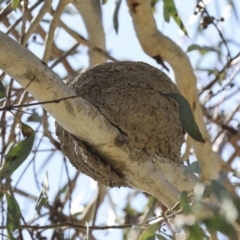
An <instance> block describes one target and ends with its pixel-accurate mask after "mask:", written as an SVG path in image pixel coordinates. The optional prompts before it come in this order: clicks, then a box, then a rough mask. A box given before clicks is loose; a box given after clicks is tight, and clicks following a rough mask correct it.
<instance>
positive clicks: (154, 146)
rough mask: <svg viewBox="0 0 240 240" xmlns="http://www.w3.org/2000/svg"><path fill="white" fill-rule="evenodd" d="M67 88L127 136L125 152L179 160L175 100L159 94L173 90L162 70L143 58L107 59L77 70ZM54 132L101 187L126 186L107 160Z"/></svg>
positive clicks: (74, 160) (72, 158)
mask: <svg viewBox="0 0 240 240" xmlns="http://www.w3.org/2000/svg"><path fill="white" fill-rule="evenodd" d="M69 87H70V88H71V89H72V90H73V91H74V92H75V93H76V94H77V95H80V96H82V97H83V98H85V99H86V100H87V101H88V102H89V103H91V104H93V105H94V106H96V107H97V109H98V110H99V111H100V113H101V114H102V115H103V116H105V118H106V119H107V120H108V121H109V122H110V123H111V124H112V125H114V126H115V127H117V128H118V129H119V131H120V132H121V133H122V134H123V135H126V136H127V137H128V143H127V145H128V148H129V149H130V151H131V149H133V150H138V152H140V153H141V152H144V154H148V155H149V157H151V156H154V155H155V154H157V155H159V156H160V157H164V158H167V159H170V160H172V161H174V162H180V149H181V145H182V143H183V136H184V133H183V129H182V126H181V122H180V117H179V105H178V103H177V102H175V101H174V100H173V99H171V98H168V97H166V96H165V95H164V94H166V93H179V91H178V89H177V87H176V85H175V84H174V83H173V82H172V81H171V80H170V78H169V77H168V76H167V75H166V74H165V73H163V72H162V71H160V70H158V69H156V68H154V67H152V66H150V65H148V64H146V63H143V62H130V61H124V62H114V63H112V62H109V63H104V64H100V65H97V66H95V67H93V68H92V69H90V70H88V71H86V72H85V73H83V74H81V75H79V76H78V77H76V78H75V80H73V81H72V82H71V83H70V84H69ZM89 134H91V133H89ZM57 135H58V137H59V139H60V141H61V147H62V151H63V152H64V153H65V154H66V156H67V157H68V158H69V159H70V161H71V163H72V164H73V165H74V166H75V167H76V168H77V169H78V170H79V171H81V172H83V173H85V174H87V175H88V176H90V177H92V178H93V179H95V180H97V181H99V182H101V183H103V184H105V185H107V186H111V187H120V186H127V184H126V183H125V181H124V176H123V175H122V173H119V172H116V171H115V170H114V166H111V164H109V163H111V159H103V158H101V157H100V156H99V155H98V154H97V153H96V152H95V151H94V150H93V149H92V147H91V146H90V145H89V144H88V143H86V142H83V141H81V139H77V138H76V137H74V136H73V135H71V134H70V133H68V132H67V131H66V130H64V129H63V128H62V127H61V126H59V125H58V124H57Z"/></svg>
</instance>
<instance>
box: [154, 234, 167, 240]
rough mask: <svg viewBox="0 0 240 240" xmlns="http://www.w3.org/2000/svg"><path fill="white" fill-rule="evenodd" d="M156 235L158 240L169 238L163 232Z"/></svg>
mask: <svg viewBox="0 0 240 240" xmlns="http://www.w3.org/2000/svg"><path fill="white" fill-rule="evenodd" d="M155 236H156V237H157V239H158V240H167V239H168V238H165V237H164V236H163V235H161V234H155Z"/></svg>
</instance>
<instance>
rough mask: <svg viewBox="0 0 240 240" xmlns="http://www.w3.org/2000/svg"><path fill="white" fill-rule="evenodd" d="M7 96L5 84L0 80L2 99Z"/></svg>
mask: <svg viewBox="0 0 240 240" xmlns="http://www.w3.org/2000/svg"><path fill="white" fill-rule="evenodd" d="M5 97H6V90H5V88H4V86H3V83H2V81H0V99H3V98H5Z"/></svg>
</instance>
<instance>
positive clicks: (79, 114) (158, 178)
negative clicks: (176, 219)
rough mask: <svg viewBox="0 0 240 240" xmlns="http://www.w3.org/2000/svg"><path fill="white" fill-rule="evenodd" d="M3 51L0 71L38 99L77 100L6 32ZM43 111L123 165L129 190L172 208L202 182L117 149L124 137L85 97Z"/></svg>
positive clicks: (166, 163) (167, 164)
mask: <svg viewBox="0 0 240 240" xmlns="http://www.w3.org/2000/svg"><path fill="white" fill-rule="evenodd" d="M0 52H1V55H0V68H1V69H2V70H3V71H5V72H6V73H8V74H9V75H10V76H11V77H12V78H14V79H16V80H17V81H18V82H19V83H20V84H21V85H22V86H23V87H26V85H27V84H28V83H29V81H31V84H30V85H29V87H28V89H27V90H28V91H29V92H30V93H31V94H32V95H33V97H34V98H35V99H36V100H38V101H46V100H54V99H60V98H64V97H67V96H71V95H73V92H72V91H71V90H70V89H69V88H68V87H67V86H66V85H64V84H63V83H62V81H60V80H59V78H58V77H57V75H56V74H54V73H53V72H52V71H51V69H50V68H48V67H47V66H46V65H44V64H43V63H42V62H41V61H40V60H39V59H38V58H37V57H36V56H35V55H34V54H33V53H31V52H30V51H29V50H27V49H26V48H24V47H22V46H21V45H19V44H18V43H17V42H16V41H14V40H13V39H11V38H10V37H8V36H7V35H5V34H4V33H2V32H0ZM43 107H44V108H45V109H46V110H47V111H48V112H49V113H50V114H51V115H52V116H53V117H54V118H55V119H56V121H58V122H59V123H60V124H61V125H62V127H64V128H65V129H66V130H67V131H68V132H70V133H72V134H73V135H75V136H76V137H78V138H79V139H81V140H83V141H85V142H88V143H89V144H90V145H91V146H92V147H93V148H94V149H96V151H97V152H99V153H100V154H102V155H105V156H108V159H111V162H109V164H112V165H114V166H116V167H118V168H119V169H120V170H121V167H122V166H124V167H122V168H123V169H124V170H123V171H122V172H123V175H124V179H125V181H126V182H127V183H128V184H129V185H131V186H132V187H135V188H137V189H139V190H141V191H144V192H148V193H149V194H151V195H153V196H155V197H157V198H158V199H159V200H160V201H161V202H162V203H163V204H165V205H166V206H168V207H172V206H173V204H174V203H175V202H177V201H178V197H179V190H180V191H181V190H182V189H184V190H191V189H192V188H193V186H194V185H195V183H196V182H197V179H196V178H195V177H192V176H186V175H184V174H183V171H182V169H183V166H182V165H175V166H174V167H173V164H172V162H171V161H170V160H168V159H166V161H158V160H155V159H147V161H146V159H142V158H143V157H141V155H139V157H138V159H131V157H130V156H134V154H132V152H131V153H130V152H129V149H128V148H127V147H126V146H124V147H123V146H122V147H119V146H116V145H115V139H116V138H117V137H118V136H119V135H120V133H119V131H118V130H117V129H116V128H115V127H113V126H112V125H111V124H110V123H109V122H108V121H107V120H106V119H105V118H104V117H103V116H102V115H101V114H100V113H99V112H98V111H97V109H96V108H95V107H94V106H92V105H91V104H89V103H88V102H87V101H85V100H84V99H82V98H77V99H71V100H70V99H69V100H66V101H61V102H60V103H58V104H56V103H54V104H47V105H44V106H43ZM136 151H138V150H136ZM176 172H177V174H176ZM165 176H166V177H165ZM166 178H167V179H168V180H167V179H166ZM176 183H177V184H176ZM172 184H173V185H172ZM174 186H176V187H177V188H178V190H176V189H175V187H174Z"/></svg>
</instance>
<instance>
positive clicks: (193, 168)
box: [184, 161, 202, 174]
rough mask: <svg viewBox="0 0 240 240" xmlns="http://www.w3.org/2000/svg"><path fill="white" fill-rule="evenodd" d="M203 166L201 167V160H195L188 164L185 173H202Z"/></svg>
mask: <svg viewBox="0 0 240 240" xmlns="http://www.w3.org/2000/svg"><path fill="white" fill-rule="evenodd" d="M201 171H202V170H201V167H200V164H199V162H197V161H196V162H193V163H191V164H190V165H189V166H187V167H186V168H185V170H184V173H185V174H189V173H198V174H199V173H201Z"/></svg>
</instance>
